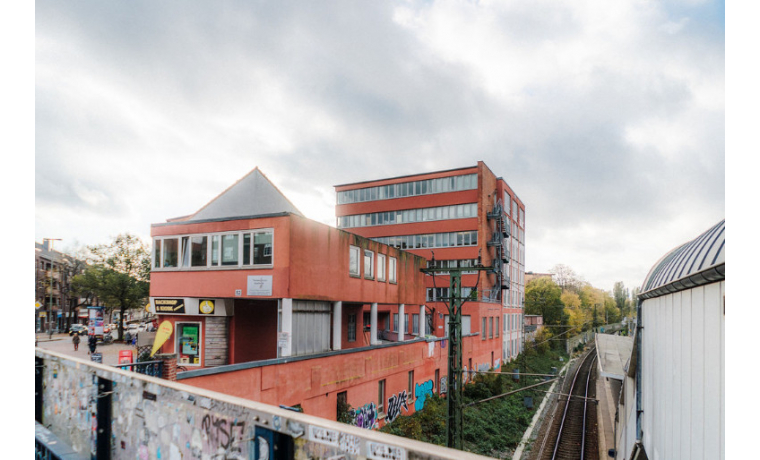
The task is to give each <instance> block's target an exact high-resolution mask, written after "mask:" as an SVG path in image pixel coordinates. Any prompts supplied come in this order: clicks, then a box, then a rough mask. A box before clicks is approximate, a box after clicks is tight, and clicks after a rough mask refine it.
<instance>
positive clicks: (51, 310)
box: [34, 239, 87, 332]
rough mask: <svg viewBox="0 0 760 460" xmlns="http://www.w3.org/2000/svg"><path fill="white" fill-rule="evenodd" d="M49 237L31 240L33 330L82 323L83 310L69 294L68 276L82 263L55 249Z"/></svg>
mask: <svg viewBox="0 0 760 460" xmlns="http://www.w3.org/2000/svg"><path fill="white" fill-rule="evenodd" d="M51 242H52V240H49V239H45V240H43V242H42V243H36V242H35V243H34V267H35V274H34V286H35V293H34V297H35V302H36V304H37V305H36V307H37V308H36V309H35V310H36V311H35V326H36V330H37V331H44V332H48V331H49V330H50V329H53V330H58V331H65V330H67V329H68V327H69V326H70V325H71V324H74V323H83V324H84V323H86V320H87V309H86V308H79V307H78V305H79V304H80V300H84V299H79V298H78V297H76V296H74V295H72V293H71V279H72V277H73V276H74V275H76V274H77V273H79V272H80V271H81V270H82V269H83V268H84V262H82V261H79V260H77V259H74V258H73V257H71V256H69V255H67V254H64V253H62V252H58V251H56V250H54V249H53V247H52V245H51Z"/></svg>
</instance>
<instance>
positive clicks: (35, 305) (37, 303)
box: [34, 302, 42, 310]
mask: <svg viewBox="0 0 760 460" xmlns="http://www.w3.org/2000/svg"><path fill="white" fill-rule="evenodd" d="M41 306H42V304H41V303H39V302H34V309H35V310H37V309H38V308H40V307H41Z"/></svg>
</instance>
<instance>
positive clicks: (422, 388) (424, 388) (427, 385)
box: [414, 380, 433, 411]
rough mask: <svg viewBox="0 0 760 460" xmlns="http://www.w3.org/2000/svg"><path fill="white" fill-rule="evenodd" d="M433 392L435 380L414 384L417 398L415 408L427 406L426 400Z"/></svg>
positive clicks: (419, 408)
mask: <svg viewBox="0 0 760 460" xmlns="http://www.w3.org/2000/svg"><path fill="white" fill-rule="evenodd" d="M432 394H433V381H432V380H428V381H427V382H423V383H418V384H416V385H415V386H414V397H415V398H417V399H416V401H415V402H414V410H416V411H419V410H422V408H423V407H425V400H426V399H427V397H428V396H430V395H432Z"/></svg>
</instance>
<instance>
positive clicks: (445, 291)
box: [425, 286, 477, 302]
mask: <svg viewBox="0 0 760 460" xmlns="http://www.w3.org/2000/svg"><path fill="white" fill-rule="evenodd" d="M450 297H451V295H450V292H449V288H447V287H436V288H427V293H426V296H425V300H426V301H427V302H448V301H450V300H451V298H450ZM470 297H472V298H471V299H470V300H476V299H477V291H476V290H475V289H474V288H471V287H464V286H462V298H463V299H467V298H470Z"/></svg>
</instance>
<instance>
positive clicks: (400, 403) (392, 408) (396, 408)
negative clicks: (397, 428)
mask: <svg viewBox="0 0 760 460" xmlns="http://www.w3.org/2000/svg"><path fill="white" fill-rule="evenodd" d="M408 396H409V395H407V393H406V390H402V391H401V392H400V393H399V394H397V395H393V396H391V397H390V398H388V415H387V417H386V420H387V421H388V423H393V421H394V420H396V418H398V416H399V415H401V408H402V407H403V408H404V410H405V411H407V412H409V406H408V405H407V399H408Z"/></svg>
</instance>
